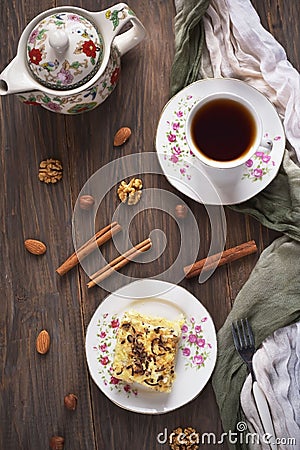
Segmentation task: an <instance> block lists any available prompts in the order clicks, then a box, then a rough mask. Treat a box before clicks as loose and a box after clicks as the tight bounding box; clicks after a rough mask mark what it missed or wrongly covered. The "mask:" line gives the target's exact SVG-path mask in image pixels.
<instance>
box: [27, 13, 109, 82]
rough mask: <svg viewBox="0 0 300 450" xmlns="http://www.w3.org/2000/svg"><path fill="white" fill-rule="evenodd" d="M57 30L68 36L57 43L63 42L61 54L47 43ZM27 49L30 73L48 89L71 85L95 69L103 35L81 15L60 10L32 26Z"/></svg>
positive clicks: (99, 63)
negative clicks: (63, 50)
mask: <svg viewBox="0 0 300 450" xmlns="http://www.w3.org/2000/svg"><path fill="white" fill-rule="evenodd" d="M57 31H58V32H61V33H62V34H63V36H69V37H67V38H66V39H67V41H65V42H64V41H63V42H62V44H61V45H63V44H65V46H66V50H65V52H64V57H63V58H62V57H61V56H62V55H60V54H59V52H58V53H57V50H55V48H53V47H52V44H51V36H53V33H57ZM61 39H64V38H62V37H61ZM27 51H28V64H29V68H30V70H31V73H32V74H33V76H34V77H35V78H36V79H37V80H38V81H39V82H40V83H42V84H43V85H44V86H46V87H49V88H52V89H62V90H66V89H75V88H77V87H79V86H81V85H83V84H85V83H86V82H87V81H88V80H89V79H91V78H92V77H93V76H94V75H95V73H96V72H97V70H99V67H100V65H101V63H102V56H103V39H102V36H101V34H99V32H98V31H97V29H96V27H95V26H94V24H93V23H92V22H90V21H89V20H87V19H86V18H85V17H82V16H80V15H79V14H75V13H63V12H62V13H59V14H53V15H52V16H50V17H47V18H45V19H44V20H42V21H41V22H40V23H39V24H38V25H37V27H35V28H34V29H33V31H32V32H31V34H30V36H29V39H28V42H27Z"/></svg>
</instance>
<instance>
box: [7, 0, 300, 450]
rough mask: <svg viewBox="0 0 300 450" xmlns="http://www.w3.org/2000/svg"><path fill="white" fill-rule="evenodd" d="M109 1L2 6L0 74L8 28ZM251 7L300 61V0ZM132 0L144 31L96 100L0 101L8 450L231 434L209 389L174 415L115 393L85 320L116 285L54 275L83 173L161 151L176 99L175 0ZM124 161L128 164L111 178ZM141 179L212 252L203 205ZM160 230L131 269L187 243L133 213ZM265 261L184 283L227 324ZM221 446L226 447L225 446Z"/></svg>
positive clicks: (231, 238) (265, 239)
mask: <svg viewBox="0 0 300 450" xmlns="http://www.w3.org/2000/svg"><path fill="white" fill-rule="evenodd" d="M111 3H112V2H110V1H108V0H103V1H101V2H94V1H92V0H87V1H83V0H82V1H80V0H74V1H71V0H68V1H48V0H40V1H39V2H37V1H34V0H26V1H19V2H14V4H13V7H12V5H11V4H10V3H9V2H8V1H7V0H5V1H2V2H1V3H0V15H1V18H2V22H1V23H2V34H3V35H4V36H10V39H8V41H7V45H3V46H2V47H1V53H0V70H2V68H3V67H4V66H5V65H6V63H7V62H8V61H9V60H10V59H11V58H12V57H13V56H14V54H15V52H16V48H17V39H13V38H11V36H15V35H17V36H19V35H20V33H21V31H22V29H23V28H24V26H25V25H26V24H27V22H28V21H29V20H31V19H32V18H33V17H34V16H35V15H36V14H37V13H39V12H41V11H42V10H45V9H47V8H50V7H53V6H55V5H74V6H82V7H84V8H86V9H90V10H95V9H104V8H106V7H108V6H110V5H111ZM253 4H254V6H255V8H256V9H257V11H258V12H259V14H260V16H261V18H262V23H263V24H264V25H265V26H266V27H267V28H269V29H270V30H271V32H272V33H273V34H274V36H275V37H276V38H277V39H278V40H279V41H280V42H281V43H282V44H283V45H284V47H285V48H286V51H287V54H288V57H289V59H290V61H291V62H292V63H293V64H294V65H295V67H296V68H298V69H299V68H300V60H299V44H298V43H299V42H300V39H299V38H300V36H299V20H298V17H299V5H298V4H297V2H295V1H293V0H288V1H285V2H284V1H283V0H281V1H280V0H276V1H271V0H265V1H264V2H261V1H260V0H253ZM130 6H132V8H133V9H134V10H135V12H136V14H137V15H138V17H139V18H140V19H141V21H142V22H143V23H144V24H145V26H146V28H147V31H148V35H147V38H146V39H145V41H144V42H142V43H141V44H140V45H139V46H138V47H137V48H135V49H134V50H132V51H131V52H129V53H128V54H127V55H125V56H124V57H123V58H122V73H121V78H120V81H119V84H118V86H117V88H116V89H115V91H114V92H113V93H112V94H111V96H110V97H109V99H108V100H106V101H105V103H104V104H103V105H101V106H100V107H99V108H97V109H96V110H94V111H91V112H89V113H87V114H83V115H79V116H74V117H71V116H68V117H65V116H62V115H58V114H53V113H51V112H48V111H45V110H42V109H38V108H31V107H27V106H25V105H22V104H20V103H19V102H18V100H17V99H16V98H15V97H13V96H10V97H5V98H2V99H1V102H0V133H1V136H0V171H1V173H2V176H1V177H0V192H1V193H2V195H1V197H0V211H1V214H0V224H1V225H0V227H1V228H0V231H1V234H0V248H1V261H0V286H1V294H2V295H1V306H0V374H1V375H0V423H1V428H0V448H1V449H2V448H5V449H7V450H19V449H20V450H21V449H28V448H31V449H34V450H40V449H46V448H48V442H49V438H50V436H51V435H52V434H62V435H63V436H64V437H65V439H66V444H65V448H66V450H68V449H72V450H77V449H78V450H93V449H96V448H98V449H122V450H149V449H153V450H162V449H163V450H164V449H167V448H168V445H167V444H162V443H160V442H159V441H158V440H157V435H158V434H159V433H164V432H165V429H166V430H167V435H169V434H170V433H171V432H172V430H173V429H174V428H176V427H178V426H193V427H194V428H196V430H197V431H198V432H200V433H209V432H211V433H215V434H216V436H221V433H222V428H221V423H220V418H219V414H218V408H217V405H216V402H215V399H214V394H213V391H212V386H211V383H208V385H207V386H206V387H205V388H204V390H203V391H202V392H201V394H200V395H199V396H198V397H197V398H196V399H195V400H193V401H192V402H191V403H189V404H188V405H185V406H184V407H182V408H180V409H178V410H176V411H174V412H171V413H168V414H166V415H159V416H147V415H141V414H135V413H131V412H128V411H126V410H123V409H121V408H119V407H118V406H116V405H114V404H113V403H112V402H111V401H110V400H108V399H107V398H106V397H105V396H104V395H103V394H102V393H101V392H100V390H99V389H98V388H97V387H96V385H95V384H94V383H93V381H92V380H91V379H90V377H89V374H88V369H87V365H86V359H85V350H84V343H85V332H86V327H87V325H88V323H89V321H90V319H91V317H92V315H93V313H94V311H95V309H96V308H97V306H98V305H99V304H100V303H101V301H102V300H103V299H104V298H105V297H106V295H108V293H109V292H108V291H106V290H104V289H102V288H100V287H95V288H94V289H92V290H90V291H88V290H87V287H86V282H87V279H88V278H87V275H86V274H85V273H84V271H83V270H82V268H80V267H77V268H76V269H73V270H72V271H71V272H70V273H69V274H68V275H66V276H65V277H63V278H59V277H58V276H57V274H56V273H55V269H56V267H57V266H58V265H59V264H60V263H61V262H62V260H64V258H65V257H66V256H67V255H69V254H70V253H71V252H72V251H73V241H72V213H73V207H74V205H75V202H76V199H77V196H78V194H79V192H80V190H81V189H82V187H83V185H84V184H85V182H86V180H87V179H88V178H89V177H90V176H91V175H92V174H93V173H94V172H95V171H97V170H98V169H99V168H101V167H104V166H105V165H106V164H108V163H110V162H111V161H114V160H118V158H121V157H123V156H126V155H131V154H133V153H146V152H153V151H154V150H155V148H154V140H155V133H156V126H157V122H158V120H159V117H160V113H161V110H162V108H163V106H164V104H165V103H166V102H167V101H168V98H169V73H170V67H171V63H172V57H173V17H174V6H173V1H172V0H168V1H166V0H156V1H151V2H149V1H146V0H143V1H142V0H139V1H137V0H132V1H131V2H130ZM123 125H126V126H129V127H130V128H131V129H132V132H133V133H132V136H131V138H130V140H129V141H128V143H127V144H126V145H124V146H123V147H121V148H119V149H116V148H113V145H112V141H113V136H114V133H115V131H116V130H117V129H118V128H119V127H120V126H123ZM51 156H54V157H56V158H58V159H60V160H61V161H62V162H63V166H64V176H63V180H62V181H61V182H60V183H58V184H57V185H54V186H46V185H44V184H42V183H40V182H39V180H38V179H37V173H38V165H39V162H40V161H41V160H43V159H45V158H47V157H51ZM122 168H123V162H122V167H120V169H119V171H118V173H115V178H116V179H117V178H118V177H119V176H120V174H121V169H122ZM141 176H142V178H143V182H144V185H145V186H146V187H147V188H154V187H155V188H158V189H163V190H165V191H168V192H171V193H173V194H174V195H177V196H178V198H179V199H182V200H183V201H185V202H186V203H187V205H188V206H189V208H190V209H191V211H192V213H193V215H194V216H195V217H196V219H197V222H198V224H199V232H200V238H201V246H200V248H199V258H202V257H204V256H205V255H206V254H207V252H208V249H209V245H210V233H211V231H210V223H209V217H208V214H207V209H206V208H205V207H204V206H203V205H199V204H197V203H196V202H194V201H192V200H190V199H188V198H186V197H185V196H184V195H182V194H181V193H179V192H177V191H175V189H173V188H172V187H171V185H170V184H169V183H168V182H167V180H166V179H165V178H164V177H163V176H159V175H152V174H142V175H141ZM115 184H116V186H117V183H115ZM112 185H113V184H112ZM116 186H115V187H114V189H112V190H111V191H109V192H108V194H107V195H106V196H105V198H104V200H103V201H102V203H101V206H100V208H99V211H98V214H97V219H96V222H97V226H98V227H99V228H100V227H102V226H104V225H106V224H107V223H109V222H110V220H111V218H112V216H113V214H114V212H115V210H116V208H117V207H118V205H119V200H118V199H117V196H116V192H115V188H116ZM225 213H226V219H227V226H228V233H227V241H226V245H227V246H228V247H231V246H234V245H237V244H240V243H241V242H245V241H247V240H249V239H253V238H254V239H255V240H256V242H257V244H258V247H259V250H260V251H261V250H262V249H263V248H265V247H266V246H267V245H268V244H269V243H270V242H271V241H272V240H273V239H274V238H275V237H276V236H277V234H276V233H273V232H270V231H269V230H267V229H265V228H263V227H261V226H260V225H259V224H258V222H256V221H255V220H253V219H252V218H250V217H247V216H244V215H241V214H238V213H236V212H234V211H232V210H231V209H229V208H225ZM129 214H131V213H129ZM187 226H188V225H187ZM154 228H158V229H162V230H164V231H165V232H166V236H167V238H168V245H167V247H166V249H165V251H164V253H163V255H162V256H161V257H160V258H159V260H158V261H157V262H155V263H154V264H149V265H144V266H143V267H141V265H138V264H130V265H128V266H127V267H126V268H124V270H123V273H124V274H126V275H128V276H130V277H147V276H153V275H154V274H155V273H159V271H163V270H165V269H167V268H168V267H169V265H170V262H171V261H174V260H175V259H176V256H177V254H178V249H179V247H180V244H181V238H180V234H179V231H178V227H177V225H176V223H175V221H174V220H173V219H172V217H170V215H168V214H166V213H163V212H162V211H159V210H153V211H151V212H148V211H143V212H141V213H140V214H138V215H137V216H135V217H133V218H132V223H131V225H130V230H129V233H130V236H131V239H132V241H133V242H134V243H135V242H138V241H140V240H142V239H144V237H145V235H146V234H148V233H149V231H151V230H152V229H154ZM28 237H33V238H38V239H41V240H43V241H44V242H45V243H46V244H47V247H48V248H47V253H46V254H45V255H44V256H42V257H35V256H33V255H30V254H29V253H28V252H27V251H26V250H25V249H24V246H23V241H24V239H26V238H28ZM116 253H117V251H116V249H115V248H114V246H113V245H106V246H105V247H103V254H104V256H105V257H106V258H107V260H111V259H112V258H113V257H114V256H115V255H116ZM257 258H258V255H252V256H251V257H247V258H245V259H244V260H243V261H239V262H235V263H232V264H231V265H230V266H228V267H222V268H219V269H218V270H217V271H216V272H215V273H214V275H213V276H212V277H211V278H210V279H209V280H208V281H207V282H206V283H204V284H201V285H200V284H199V283H198V282H197V280H195V279H194V280H182V281H181V282H180V285H181V286H183V287H186V288H187V289H188V290H189V291H190V292H192V293H193V294H194V295H195V296H196V297H197V298H199V300H201V302H202V303H203V304H204V306H205V307H206V308H207V309H208V311H209V312H210V314H211V315H212V317H213V319H214V322H215V324H216V328H217V329H219V328H220V327H221V326H222V324H223V323H224V320H225V319H226V316H227V314H228V312H229V311H230V308H231V305H232V302H233V301H234V299H235V297H236V295H237V293H238V292H239V290H240V289H241V287H242V286H243V284H244V283H245V281H246V280H247V279H248V277H249V275H250V273H251V270H252V269H253V267H254V265H255V262H256V260H257ZM188 262H189V261H185V262H183V264H182V266H183V265H185V263H188ZM43 328H46V329H47V330H48V331H49V333H50V335H51V338H52V343H51V348H50V351H49V353H48V354H47V355H45V356H41V355H38V354H37V353H36V351H35V339H36V336H37V334H38V332H39V331H40V330H41V329H43ZM183 389H184V387H183ZM68 392H74V393H75V394H76V395H77V396H78V408H77V410H76V411H75V412H70V411H67V410H66V409H65V408H64V405H63V397H64V395H65V394H66V393H68ZM201 448H203V449H209V448H211V445H209V444H206V445H203V446H201ZM215 448H219V449H226V448H227V447H226V444H225V443H219V444H217V443H216V444H215Z"/></svg>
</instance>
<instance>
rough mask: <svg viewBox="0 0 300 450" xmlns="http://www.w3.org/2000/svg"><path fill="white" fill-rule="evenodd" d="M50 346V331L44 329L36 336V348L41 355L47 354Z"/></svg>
mask: <svg viewBox="0 0 300 450" xmlns="http://www.w3.org/2000/svg"><path fill="white" fill-rule="evenodd" d="M49 348H50V335H49V333H48V331H46V330H42V331H41V332H40V334H39V335H38V337H37V338H36V350H37V352H38V353H40V354H41V355H45V354H46V353H47V352H48V350H49Z"/></svg>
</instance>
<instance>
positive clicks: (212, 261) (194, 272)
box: [183, 240, 257, 278]
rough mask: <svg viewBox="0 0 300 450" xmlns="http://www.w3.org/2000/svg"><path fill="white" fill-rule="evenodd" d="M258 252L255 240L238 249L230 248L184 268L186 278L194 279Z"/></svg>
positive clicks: (241, 245)
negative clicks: (203, 273) (215, 268)
mask: <svg viewBox="0 0 300 450" xmlns="http://www.w3.org/2000/svg"><path fill="white" fill-rule="evenodd" d="M256 252H257V246H256V243H255V241H254V240H252V241H248V242H245V243H244V244H240V245H237V246H236V247H232V248H229V249H228V250H224V251H223V252H220V253H216V254H215V255H211V256H209V257H208V258H204V259H201V260H200V261H196V262H195V263H194V264H190V265H189V266H186V267H184V269H183V270H184V273H185V277H186V278H193V277H197V276H198V275H200V273H201V272H202V270H203V271H204V272H207V271H209V270H211V269H213V268H214V267H215V266H216V263H217V267H219V266H223V265H224V264H228V263H230V262H232V261H236V260H237V259H240V258H243V257H244V256H247V255H251V254H252V253H256Z"/></svg>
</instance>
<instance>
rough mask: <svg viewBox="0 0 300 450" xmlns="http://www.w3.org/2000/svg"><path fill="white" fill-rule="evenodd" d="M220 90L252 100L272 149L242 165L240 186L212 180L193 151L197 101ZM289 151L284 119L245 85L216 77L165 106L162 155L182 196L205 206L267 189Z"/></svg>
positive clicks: (159, 145)
mask: <svg viewBox="0 0 300 450" xmlns="http://www.w3.org/2000/svg"><path fill="white" fill-rule="evenodd" d="M217 92H231V93H234V94H237V95H240V96H241V97H244V98H245V99H246V100H248V101H250V102H251V103H252V105H253V106H254V107H255V109H256V111H257V112H258V114H259V115H260V117H261V120H262V127H263V138H264V139H266V140H268V141H272V144H273V148H272V150H266V149H265V148H263V147H260V148H259V149H258V151H257V152H256V153H255V154H254V155H253V156H252V157H251V158H250V159H249V160H248V161H247V162H246V163H245V164H244V165H243V167H241V172H240V176H239V177H238V178H237V180H236V182H235V184H234V185H232V183H223V182H222V181H220V182H219V183H218V182H216V180H212V178H211V177H210V176H209V174H208V172H207V171H206V170H205V167H204V165H203V164H202V163H201V162H200V161H199V159H198V158H197V157H196V156H195V155H194V154H193V153H192V152H191V150H190V149H189V146H188V143H187V140H186V134H185V122H186V118H187V115H188V112H189V111H190V109H191V107H192V106H193V105H194V104H195V103H196V101H197V100H199V99H201V98H202V97H204V96H207V95H209V94H212V93H217ZM284 148H285V135H284V130H283V126H282V123H281V120H280V118H279V116H278V114H277V112H276V110H275V108H274V106H273V105H272V104H271V102H270V101H269V100H268V99H267V98H266V97H265V96H264V95H263V94H261V93H260V92H259V91H258V90H256V89H255V88H253V87H252V86H250V85H248V84H246V83H245V82H243V81H240V80H235V79H230V78H211V79H206V80H200V81H196V82H195V83H193V84H191V85H189V86H187V87H186V88H184V89H182V90H181V91H180V92H179V93H177V94H176V95H175V96H174V97H173V98H172V99H171V100H170V101H169V102H168V103H167V104H166V106H165V107H164V109H163V112H162V115H161V118H160V120H159V124H158V128H157V134H156V151H157V154H158V159H159V162H160V165H161V167H162V170H163V172H164V174H165V176H166V177H167V179H168V181H169V182H170V183H171V184H172V185H173V186H174V187H175V188H176V189H178V190H179V191H180V192H183V193H184V194H185V195H187V196H188V197H190V198H192V199H193V200H196V201H198V202H200V203H204V204H211V205H230V204H235V203H241V202H244V201H246V200H248V199H249V198H251V197H253V196H254V195H256V194H258V193H259V192H260V191H262V190H263V189H264V188H265V187H266V186H267V185H268V184H269V183H270V182H271V181H272V180H273V179H274V178H275V176H276V174H277V172H278V170H279V166H280V164H281V161H282V158H283V153H284Z"/></svg>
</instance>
